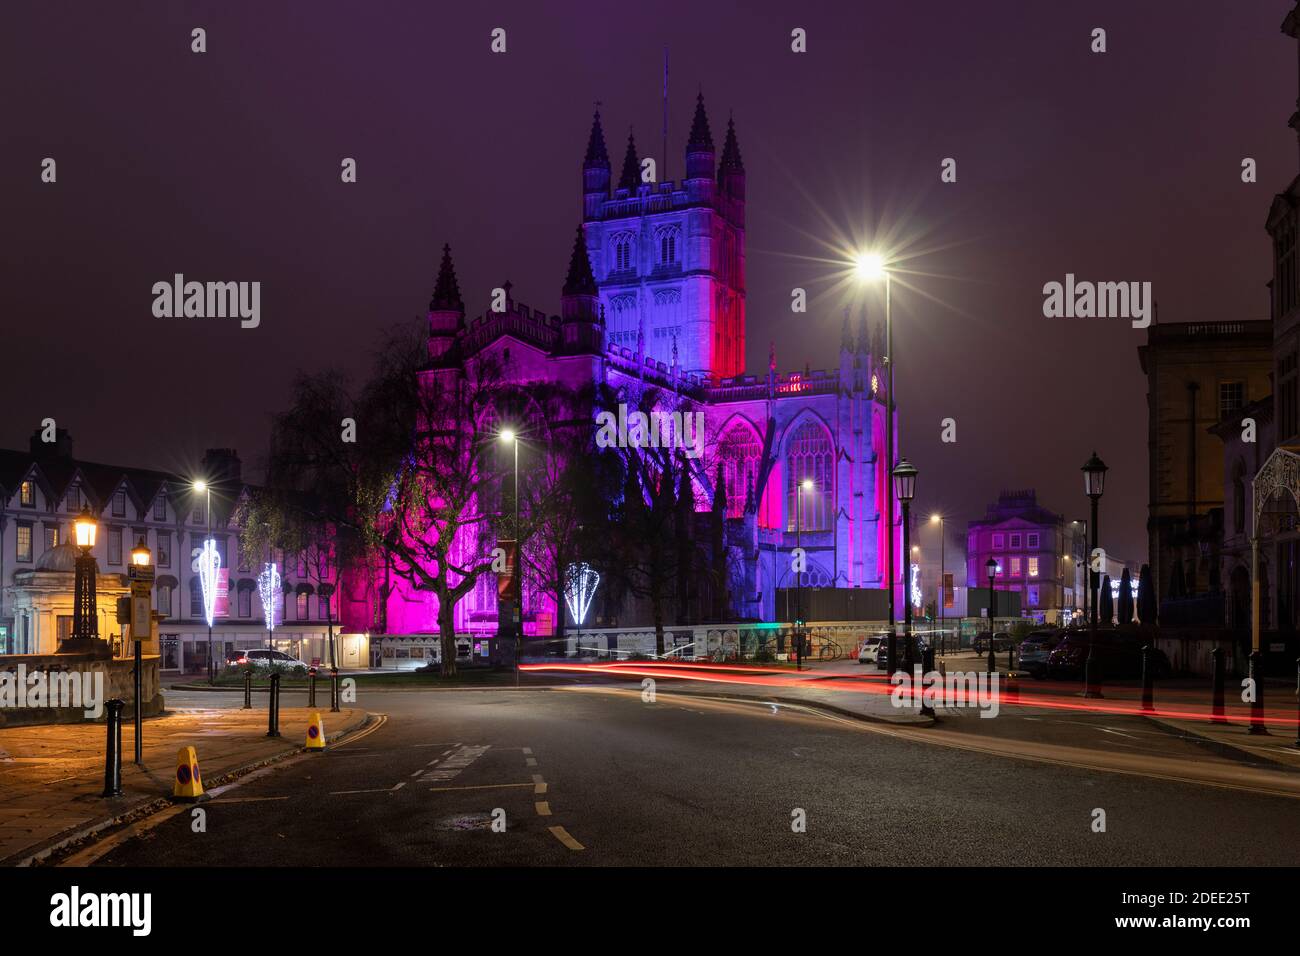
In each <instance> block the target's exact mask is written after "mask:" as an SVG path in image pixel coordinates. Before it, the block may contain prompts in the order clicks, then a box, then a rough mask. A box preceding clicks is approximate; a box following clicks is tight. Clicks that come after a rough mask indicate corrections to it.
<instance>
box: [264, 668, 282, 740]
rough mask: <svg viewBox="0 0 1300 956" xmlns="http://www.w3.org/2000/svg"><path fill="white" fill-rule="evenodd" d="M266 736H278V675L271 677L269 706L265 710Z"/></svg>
mask: <svg viewBox="0 0 1300 956" xmlns="http://www.w3.org/2000/svg"><path fill="white" fill-rule="evenodd" d="M266 736H268V737H279V736H280V675H279V674H272V675H271V704H270V707H269V709H268V710H267V729H266Z"/></svg>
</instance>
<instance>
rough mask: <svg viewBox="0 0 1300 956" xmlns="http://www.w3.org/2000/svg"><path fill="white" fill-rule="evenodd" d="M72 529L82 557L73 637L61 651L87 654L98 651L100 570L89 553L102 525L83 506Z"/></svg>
mask: <svg viewBox="0 0 1300 956" xmlns="http://www.w3.org/2000/svg"><path fill="white" fill-rule="evenodd" d="M72 528H73V533H74V535H75V537H76V542H77V547H78V548H80V549H81V554H79V555H78V556H77V563H76V567H75V580H74V585H73V592H74V596H73V599H74V604H73V609H72V637H71V639H69V640H66V641H64V642H63V647H62V648H61V649H62V650H65V651H75V652H80V653H88V652H93V651H96V650H98V649H99V648H98V643H99V612H98V609H97V608H96V606H95V575H96V574H97V573H98V570H99V568H98V565H97V564H96V563H95V557H94V555H92V554H91V553H90V552H91V550H92V549H93V548H94V547H95V535H96V533H97V532H98V530H99V524H98V522H96V521H95V516H94V515H92V514H91V513H90V508H89V507H88V506H84V505H83V506H82V509H81V513H80V514H79V515H77V519H76V520H75V521H74V522H73V523H72Z"/></svg>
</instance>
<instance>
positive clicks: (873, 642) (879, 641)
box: [858, 634, 888, 664]
mask: <svg viewBox="0 0 1300 956" xmlns="http://www.w3.org/2000/svg"><path fill="white" fill-rule="evenodd" d="M887 640H888V638H887V637H886V636H885V635H884V634H873V635H872V636H871V637H868V638H867V639H866V640H865V641H863V642H862V644H861V645H860V646H859V647H858V663H859V664H874V663H876V657H877V656H878V655H879V654H880V648H881V646H882V645H883V644H884V643H885V642H886V641H887Z"/></svg>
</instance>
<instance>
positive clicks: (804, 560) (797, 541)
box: [794, 478, 815, 670]
mask: <svg viewBox="0 0 1300 956" xmlns="http://www.w3.org/2000/svg"><path fill="white" fill-rule="evenodd" d="M814 487H815V485H814V484H813V480H812V479H811V478H805V479H803V480H802V481H801V482H799V488H798V490H797V491H796V492H795V502H794V549H795V550H796V551H797V552H799V576H798V577H797V578H795V587H796V588H797V589H798V591H799V599H798V600H797V601H796V602H795V626H794V641H795V644H794V648H795V649H794V667H795V670H803V585H804V580H805V578H806V574H807V572H806V570H805V569H806V568H807V567H808V556H807V555H806V554H804V553H803V509H804V500H803V495H804V492H805V491H812V490H813V488H814Z"/></svg>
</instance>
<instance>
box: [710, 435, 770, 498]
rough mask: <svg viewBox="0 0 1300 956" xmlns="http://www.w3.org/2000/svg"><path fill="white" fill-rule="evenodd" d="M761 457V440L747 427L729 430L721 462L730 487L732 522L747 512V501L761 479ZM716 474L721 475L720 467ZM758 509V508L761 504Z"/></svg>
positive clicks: (728, 493) (720, 458)
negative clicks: (759, 477)
mask: <svg viewBox="0 0 1300 956" xmlns="http://www.w3.org/2000/svg"><path fill="white" fill-rule="evenodd" d="M759 453H760V448H759V444H758V437H757V436H756V435H755V434H754V432H753V431H752V430H751V429H750V428H749V427H748V426H746V425H743V424H737V425H733V426H732V427H731V428H729V429H727V433H726V434H725V435H724V436H723V438H722V441H721V442H720V443H719V446H718V461H719V464H721V465H722V480H723V482H725V483H726V486H727V487H726V494H727V517H728V518H739V517H741V515H743V514H744V512H745V498H746V496H747V495H748V494H749V490H750V488H752V487H753V486H754V482H755V480H756V479H757V477H758V458H759ZM713 473H714V475H716V474H717V471H716V466H715V469H714V472H713ZM754 506H755V507H758V502H754Z"/></svg>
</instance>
